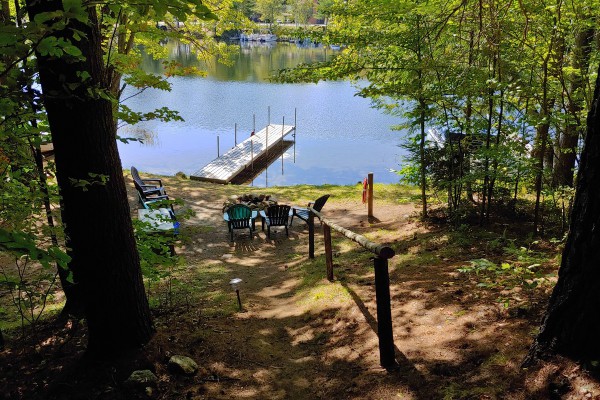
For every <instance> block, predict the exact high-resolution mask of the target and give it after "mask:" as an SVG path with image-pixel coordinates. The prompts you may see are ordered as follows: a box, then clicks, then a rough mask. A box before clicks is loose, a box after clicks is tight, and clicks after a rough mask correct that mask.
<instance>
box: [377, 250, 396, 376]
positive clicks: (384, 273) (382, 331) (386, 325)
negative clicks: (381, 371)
mask: <svg viewBox="0 0 600 400" xmlns="http://www.w3.org/2000/svg"><path fill="white" fill-rule="evenodd" d="M373 260H374V262H373V264H374V267H375V296H376V301H377V336H379V361H380V364H381V366H382V367H384V368H391V367H393V366H395V365H396V359H395V351H394V333H393V331H392V307H391V304H390V303H391V299H390V275H389V271H388V260H387V259H386V258H382V257H375V258H373Z"/></svg>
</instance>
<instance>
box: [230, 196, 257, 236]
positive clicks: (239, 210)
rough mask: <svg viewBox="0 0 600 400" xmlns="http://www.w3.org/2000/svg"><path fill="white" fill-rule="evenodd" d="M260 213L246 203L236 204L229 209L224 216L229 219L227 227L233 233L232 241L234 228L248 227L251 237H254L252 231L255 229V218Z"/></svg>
mask: <svg viewBox="0 0 600 400" xmlns="http://www.w3.org/2000/svg"><path fill="white" fill-rule="evenodd" d="M257 215H258V213H257V212H256V211H252V210H251V209H250V207H248V206H246V205H244V204H235V205H233V206H231V207H229V208H228V209H227V211H226V212H225V214H224V215H223V218H224V219H225V221H227V228H228V229H229V233H230V235H231V241H232V242H233V230H234V229H246V228H248V232H250V239H253V238H252V231H253V230H254V220H255V219H256V217H257Z"/></svg>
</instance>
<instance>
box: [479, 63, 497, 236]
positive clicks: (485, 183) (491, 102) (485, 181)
mask: <svg viewBox="0 0 600 400" xmlns="http://www.w3.org/2000/svg"><path fill="white" fill-rule="evenodd" d="M492 57H493V60H492V70H491V76H490V79H494V78H495V77H496V55H493V56H492ZM493 120H494V89H489V90H488V121H487V130H486V135H485V158H484V162H483V173H484V175H483V188H482V189H481V211H480V214H479V225H483V221H484V220H485V210H486V200H487V190H488V185H489V182H490V156H489V153H490V145H491V140H492V125H493Z"/></svg>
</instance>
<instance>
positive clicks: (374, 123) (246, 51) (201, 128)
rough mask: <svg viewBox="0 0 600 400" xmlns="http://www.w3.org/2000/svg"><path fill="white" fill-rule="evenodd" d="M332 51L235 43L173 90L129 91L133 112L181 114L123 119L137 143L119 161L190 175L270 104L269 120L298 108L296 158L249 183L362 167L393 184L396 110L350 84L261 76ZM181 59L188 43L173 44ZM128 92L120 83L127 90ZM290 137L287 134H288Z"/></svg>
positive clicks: (350, 173)
mask: <svg viewBox="0 0 600 400" xmlns="http://www.w3.org/2000/svg"><path fill="white" fill-rule="evenodd" d="M327 52H329V54H330V53H331V50H326V49H323V48H314V47H313V48H300V47H297V46H295V45H291V44H276V45H274V46H271V47H260V46H255V47H245V48H240V53H239V57H238V58H237V59H236V60H235V64H234V65H233V66H231V67H227V66H224V65H220V64H210V65H209V68H208V72H209V74H208V76H207V77H206V78H201V77H174V78H170V79H169V82H170V83H171V84H172V91H171V92H164V91H159V90H147V91H145V92H143V93H141V94H139V95H137V96H135V97H132V98H131V99H129V100H128V101H127V102H126V104H127V105H128V106H129V107H131V108H132V109H134V110H139V111H150V110H153V109H155V108H159V107H164V106H167V107H169V108H171V109H174V110H177V111H179V113H180V115H181V116H182V117H183V118H184V119H185V122H169V123H163V122H157V121H149V122H145V123H141V124H138V125H136V126H135V127H124V128H122V129H121V130H120V131H119V135H121V136H122V137H137V138H141V139H143V140H144V143H143V144H140V143H136V142H132V143H129V144H127V145H125V144H120V145H119V150H120V153H121V159H122V161H123V166H124V167H125V168H129V167H130V166H131V165H134V166H136V167H137V168H138V169H140V170H141V171H144V172H149V173H156V174H164V175H173V174H175V173H176V172H178V171H182V172H184V173H186V174H188V175H189V174H191V173H193V172H194V171H196V170H199V169H200V168H201V167H203V166H204V165H205V164H207V163H208V162H210V161H211V160H212V159H214V158H215V157H217V136H218V137H219V142H220V154H223V153H224V152H225V151H227V150H228V149H229V148H231V147H232V146H233V145H234V141H235V137H234V124H236V123H237V141H238V142H239V141H242V140H244V139H246V138H247V137H248V136H249V134H250V132H251V131H252V128H253V114H255V115H256V130H257V131H258V130H260V129H262V128H264V126H265V125H266V124H267V120H268V112H267V109H268V107H270V109H271V113H270V115H271V123H273V124H281V123H282V122H283V119H284V118H285V124H287V125H290V124H293V123H294V109H297V137H296V138H297V143H296V148H295V154H296V157H295V158H296V163H293V158H294V157H293V153H294V149H293V148H290V149H289V150H288V151H287V154H286V156H285V157H284V168H283V175H282V171H281V169H282V168H281V161H280V160H278V161H275V162H274V163H273V164H272V165H271V166H270V167H269V168H268V170H267V171H266V172H263V173H262V174H261V175H260V176H258V177H257V178H256V179H255V180H254V182H253V184H254V185H255V186H265V185H268V186H273V185H292V184H300V183H309V184H324V183H331V184H354V183H356V182H358V181H360V180H362V178H363V177H364V176H365V175H366V174H367V173H368V172H374V173H375V180H376V181H377V182H397V181H398V177H397V176H396V175H395V174H393V173H391V172H389V169H390V168H393V169H398V168H399V163H400V162H401V161H402V159H401V155H402V154H403V152H404V150H403V149H401V148H400V147H398V144H399V143H400V141H401V134H402V133H401V132H396V131H392V130H391V129H390V127H391V126H393V125H396V124H398V123H400V122H401V121H400V120H399V119H398V118H394V117H391V116H389V115H385V114H383V113H382V112H381V111H379V110H376V109H372V108H370V102H369V100H368V99H364V98H360V97H357V96H355V95H354V94H355V92H356V89H355V88H354V87H352V85H351V84H350V83H349V82H345V81H337V82H321V83H319V84H276V83H271V82H269V81H268V80H266V79H267V78H268V77H269V76H270V74H271V73H272V71H274V70H276V69H278V68H283V67H291V66H293V65H296V64H297V63H299V62H311V61H319V60H323V59H325V57H327V56H328V54H327ZM171 54H172V55H173V54H174V55H178V57H179V58H178V60H179V61H181V62H182V63H184V64H186V63H187V64H190V63H196V62H197V61H195V59H194V58H193V56H191V55H190V54H188V53H187V52H186V51H185V48H184V49H183V50H182V49H178V50H177V51H171ZM144 68H145V69H146V70H148V71H150V72H156V73H158V72H160V63H158V62H156V61H154V60H152V59H150V58H146V59H145V61H144ZM133 93H134V91H133V90H132V89H130V88H128V89H126V91H125V93H124V95H123V96H124V98H126V97H129V96H130V95H132V94H133ZM290 139H291V138H290Z"/></svg>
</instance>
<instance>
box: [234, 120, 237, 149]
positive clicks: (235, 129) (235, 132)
mask: <svg viewBox="0 0 600 400" xmlns="http://www.w3.org/2000/svg"><path fill="white" fill-rule="evenodd" d="M233 145H234V146H237V122H236V123H235V124H233Z"/></svg>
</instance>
